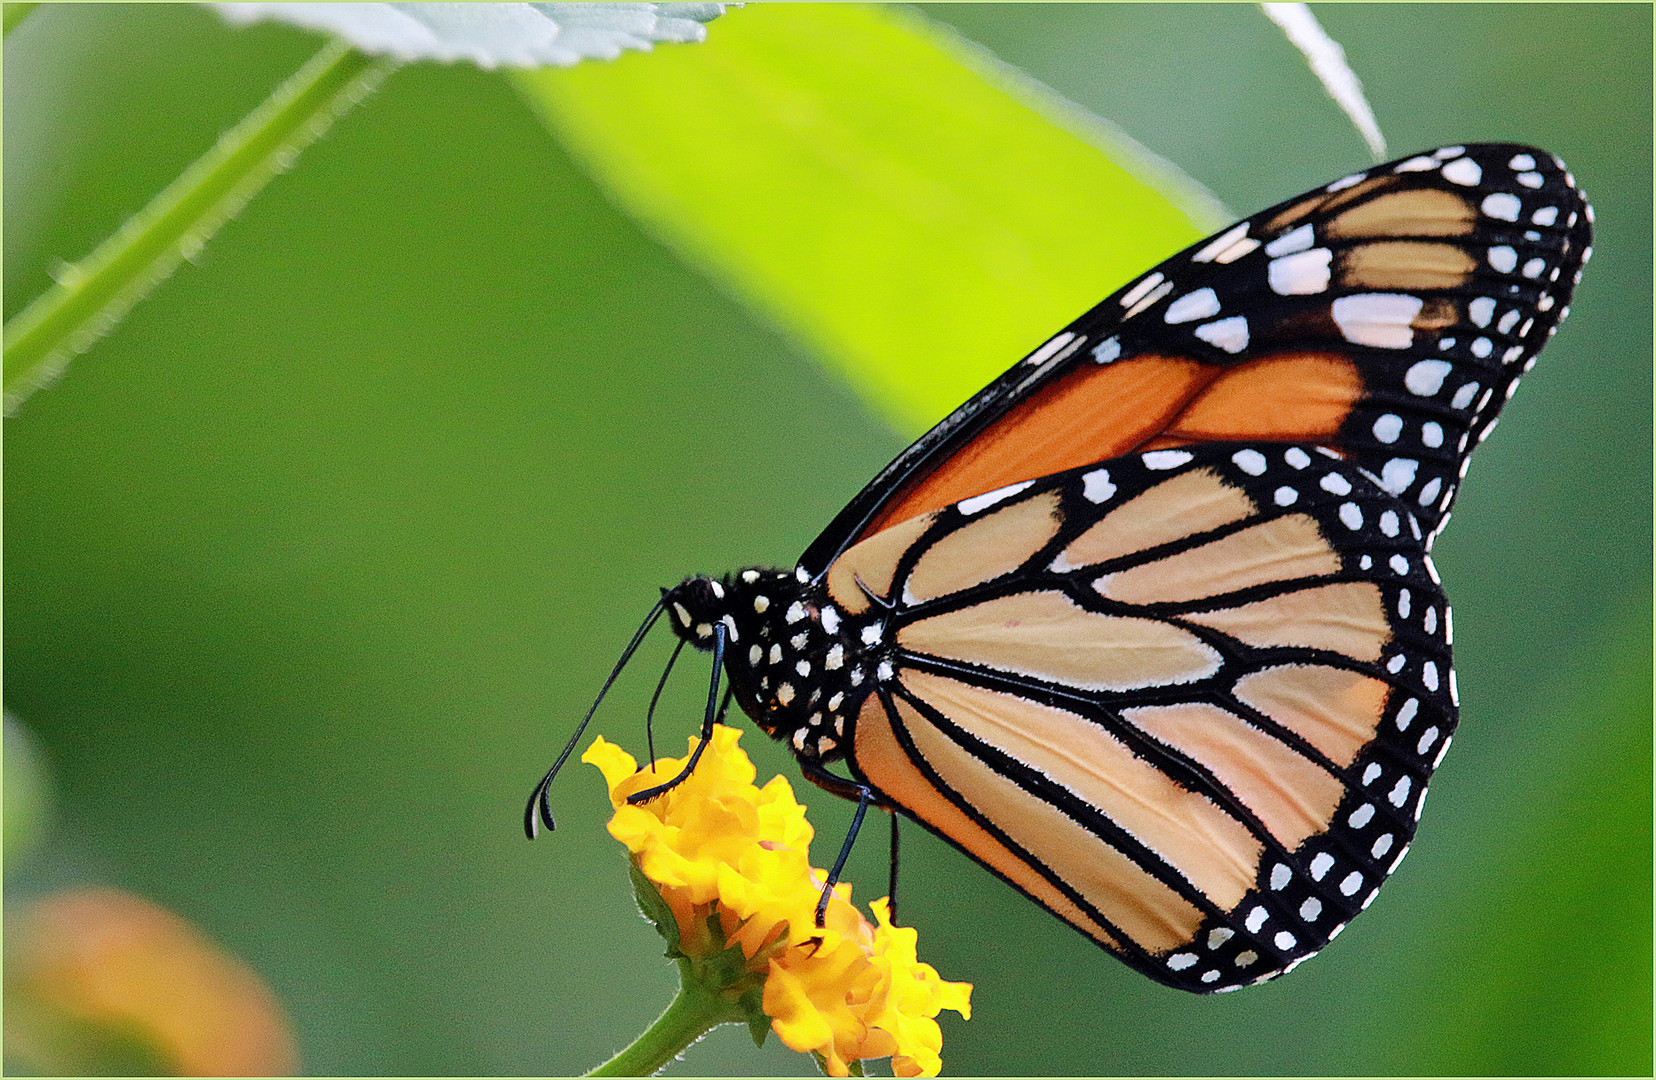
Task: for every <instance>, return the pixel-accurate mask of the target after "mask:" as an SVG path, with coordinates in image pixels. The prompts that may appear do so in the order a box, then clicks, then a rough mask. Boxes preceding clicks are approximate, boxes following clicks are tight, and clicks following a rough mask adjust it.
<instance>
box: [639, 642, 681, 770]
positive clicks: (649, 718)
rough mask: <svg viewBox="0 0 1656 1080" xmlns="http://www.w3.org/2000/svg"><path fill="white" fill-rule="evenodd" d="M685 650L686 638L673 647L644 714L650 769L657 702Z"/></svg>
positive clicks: (653, 752)
mask: <svg viewBox="0 0 1656 1080" xmlns="http://www.w3.org/2000/svg"><path fill="white" fill-rule="evenodd" d="M683 651H684V639H683V638H679V643H678V644H677V645H676V646H674V647H673V655H672V656H669V657H668V658H667V669H666V670H665V671H663V672H662V673H661V679H660V681H658V682H657V683H656V688H655V693H654V694H652V695H651V696H650V708H649V711H648V712H646V713H645V714H644V745H645V746H647V747H649V748H650V769H651V770H652V771H654V769H655V710H656V702H658V701H660V700H661V692H662V691H663V690H665V689H666V688H667V676H669V675H671V674H672V673H673V665H674V664H676V663H678V658H679V653H681V652H683Z"/></svg>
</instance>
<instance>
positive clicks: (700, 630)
mask: <svg viewBox="0 0 1656 1080" xmlns="http://www.w3.org/2000/svg"><path fill="white" fill-rule="evenodd" d="M696 636H697V637H699V638H709V637H712V636H713V624H712V623H697V624H696Z"/></svg>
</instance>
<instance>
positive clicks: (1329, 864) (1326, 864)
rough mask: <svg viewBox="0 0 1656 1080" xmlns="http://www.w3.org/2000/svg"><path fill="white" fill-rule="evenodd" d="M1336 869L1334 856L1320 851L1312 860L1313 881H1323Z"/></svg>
mask: <svg viewBox="0 0 1656 1080" xmlns="http://www.w3.org/2000/svg"><path fill="white" fill-rule="evenodd" d="M1332 869H1334V856H1332V855H1330V854H1329V853H1328V852H1326V851H1319V852H1317V854H1316V855H1315V856H1314V857H1313V858H1312V860H1311V879H1312V880H1313V881H1321V880H1322V879H1323V878H1325V877H1327V876H1328V872H1329V871H1330V870H1332Z"/></svg>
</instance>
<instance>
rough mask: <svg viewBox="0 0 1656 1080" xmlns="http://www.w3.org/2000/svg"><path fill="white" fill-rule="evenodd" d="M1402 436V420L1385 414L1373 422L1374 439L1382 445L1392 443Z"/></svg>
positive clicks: (1395, 415) (1391, 414)
mask: <svg viewBox="0 0 1656 1080" xmlns="http://www.w3.org/2000/svg"><path fill="white" fill-rule="evenodd" d="M1402 434H1403V418H1402V417H1400V416H1398V415H1397V414H1396V413H1386V414H1385V415H1384V416H1381V417H1378V418H1377V419H1376V420H1375V421H1374V437H1375V438H1376V439H1379V440H1380V441H1381V442H1383V443H1394V442H1396V441H1397V439H1398V436H1400V435H1402Z"/></svg>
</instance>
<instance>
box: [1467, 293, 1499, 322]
mask: <svg viewBox="0 0 1656 1080" xmlns="http://www.w3.org/2000/svg"><path fill="white" fill-rule="evenodd" d="M1466 313H1467V314H1468V315H1470V316H1471V317H1472V321H1473V322H1474V323H1476V324H1477V325H1479V326H1488V325H1489V320H1490V319H1493V318H1494V317H1495V301H1494V300H1493V299H1492V298H1490V297H1488V296H1480V297H1478V298H1477V299H1476V300H1474V301H1472V302H1471V303H1470V304H1467V305H1466Z"/></svg>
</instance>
